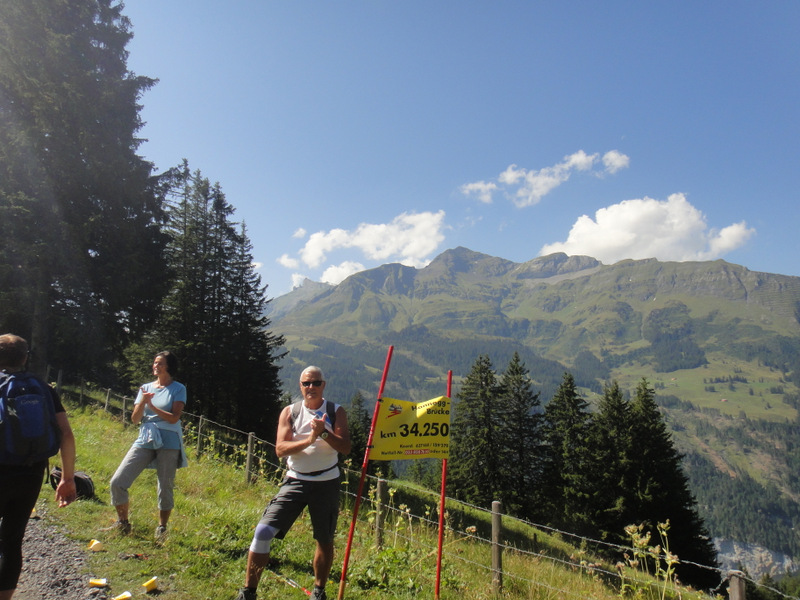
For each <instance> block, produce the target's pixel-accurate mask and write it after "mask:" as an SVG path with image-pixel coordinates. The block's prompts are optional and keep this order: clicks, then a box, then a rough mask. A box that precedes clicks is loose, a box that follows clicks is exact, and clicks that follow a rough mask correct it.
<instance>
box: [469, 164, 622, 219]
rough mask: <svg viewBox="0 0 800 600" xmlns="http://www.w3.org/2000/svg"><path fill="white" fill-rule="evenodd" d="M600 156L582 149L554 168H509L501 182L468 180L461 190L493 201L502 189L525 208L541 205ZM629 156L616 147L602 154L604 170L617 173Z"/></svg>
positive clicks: (502, 176) (482, 199) (498, 179)
mask: <svg viewBox="0 0 800 600" xmlns="http://www.w3.org/2000/svg"><path fill="white" fill-rule="evenodd" d="M600 160H601V159H600V155H599V154H597V153H595V154H586V152H584V151H583V150H578V151H577V152H575V153H573V154H570V155H569V156H565V157H564V160H562V161H561V162H560V163H557V164H555V165H553V166H552V167H545V168H543V169H540V170H538V171H537V170H528V169H524V168H519V167H518V166H517V165H515V164H513V165H509V166H508V168H507V169H506V170H505V171H503V172H502V173H500V175H498V176H497V182H498V184H499V185H498V184H495V183H493V182H486V181H478V182H474V183H466V184H464V185H462V186H461V188H460V190H461V192H462V193H463V194H464V195H467V196H473V195H474V196H477V197H478V199H479V200H480V201H481V202H485V203H489V202H491V196H492V193H493V192H494V191H496V190H498V189H502V190H503V191H504V192H505V193H506V194H508V195H509V196H510V197H511V199H512V201H513V202H514V204H516V205H517V206H518V207H520V208H522V207H525V206H532V205H534V204H538V203H539V202H540V201H541V200H542V198H544V197H545V196H546V195H547V194H549V193H550V192H552V191H553V190H554V189H555V188H557V187H558V186H560V185H561V184H562V183H564V182H566V181H568V180H569V178H570V177H571V176H572V173H573V172H574V171H590V170H591V169H592V168H594V165H595V164H596V163H597V162H598V161H600ZM629 162H630V159H629V158H628V157H627V156H625V155H624V154H622V153H621V152H619V151H617V150H610V151H609V152H606V153H605V154H604V155H603V158H602V163H603V165H604V167H605V172H606V173H610V174H614V173H616V172H617V171H619V170H620V169H624V168H626V167H627V166H628V164H629Z"/></svg>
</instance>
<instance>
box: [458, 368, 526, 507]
mask: <svg viewBox="0 0 800 600" xmlns="http://www.w3.org/2000/svg"><path fill="white" fill-rule="evenodd" d="M498 397H499V389H498V384H497V376H496V374H495V372H494V370H493V368H492V363H491V361H490V360H489V357H488V356H485V355H481V356H479V357H478V359H477V360H476V361H475V363H474V364H473V366H472V369H471V370H470V372H469V374H468V375H467V377H466V379H465V380H464V383H463V385H462V386H461V391H460V392H459V393H458V394H457V396H456V398H457V402H456V404H455V406H454V411H453V412H454V416H453V426H452V428H451V430H450V460H449V461H448V467H449V471H450V474H449V475H448V481H447V485H448V487H449V489H451V490H452V491H453V494H454V495H455V496H456V497H458V498H460V499H462V500H464V501H466V502H471V503H473V504H476V505H478V506H483V507H489V506H491V503H492V501H493V500H496V495H497V494H498V491H499V490H501V489H502V488H501V486H502V485H503V482H504V481H505V480H506V477H504V476H503V475H502V472H503V469H504V468H505V469H507V468H510V467H511V465H504V464H502V459H501V458H500V453H499V452H498V448H499V442H500V437H499V436H500V427H501V425H502V423H501V421H500V419H499V415H498V413H497V410H496V404H497V399H498Z"/></svg>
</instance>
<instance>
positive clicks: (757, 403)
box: [268, 247, 800, 573]
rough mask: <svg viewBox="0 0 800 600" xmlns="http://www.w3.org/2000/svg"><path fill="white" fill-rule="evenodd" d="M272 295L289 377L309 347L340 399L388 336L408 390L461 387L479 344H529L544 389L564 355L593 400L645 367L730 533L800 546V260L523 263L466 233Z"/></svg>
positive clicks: (402, 394) (394, 375) (355, 387)
mask: <svg viewBox="0 0 800 600" xmlns="http://www.w3.org/2000/svg"><path fill="white" fill-rule="evenodd" d="M268 306H269V313H268V316H269V318H270V320H271V325H270V328H271V330H272V331H273V332H274V333H276V334H282V335H283V336H284V337H285V340H286V341H285V346H286V350H288V354H287V356H286V358H285V359H284V363H283V367H284V368H283V369H282V374H283V378H284V380H285V381H284V383H285V389H287V390H291V391H294V390H295V388H296V385H297V384H296V377H297V375H298V374H299V372H300V370H301V369H302V367H303V366H305V365H308V364H315V365H318V366H320V367H322V368H323V369H324V370H325V372H326V376H327V380H328V387H327V388H326V395H327V396H328V398H329V399H330V400H334V401H336V402H339V403H342V404H345V405H347V404H348V403H349V401H350V399H351V398H352V396H353V395H354V394H355V393H356V392H360V393H361V394H362V395H363V396H364V397H365V398H374V397H375V394H376V392H377V390H378V385H379V382H380V379H381V372H382V370H383V367H384V363H385V359H386V356H387V350H388V348H389V346H391V347H393V358H392V361H391V365H390V369H389V377H388V379H387V385H386V389H385V390H384V395H385V396H387V397H393V398H401V399H409V400H424V399H428V398H432V397H436V396H439V395H441V394H443V393H444V392H445V391H446V388H445V385H446V379H447V373H448V371H452V375H453V383H454V386H453V395H454V396H456V395H457V392H458V385H459V382H460V381H461V379H462V378H463V377H464V376H466V375H467V373H468V372H469V370H470V368H471V367H472V364H473V363H474V362H475V360H476V359H477V358H478V356H480V355H487V356H489V358H490V359H491V361H492V364H493V365H494V367H495V369H496V370H497V371H498V372H502V371H503V370H504V369H505V367H506V365H507V364H508V362H509V361H510V359H511V357H512V355H513V353H514V352H518V353H519V355H520V356H521V357H522V359H523V361H524V362H525V365H526V367H527V368H528V370H529V372H530V375H531V378H532V379H533V381H534V389H536V390H538V391H539V392H540V398H541V401H542V403H543V404H546V403H547V402H548V401H549V399H550V398H551V397H552V395H553V393H554V392H555V390H556V389H557V387H558V385H559V384H560V382H561V379H562V376H563V374H564V372H565V371H568V372H570V373H571V374H572V375H573V376H574V378H575V380H576V382H577V383H578V385H579V386H580V387H581V389H582V390H583V391H584V395H585V398H586V399H587V400H588V401H589V402H590V403H592V402H595V401H596V400H597V399H598V398H599V397H600V394H601V393H602V390H603V386H604V385H605V384H607V383H608V382H610V381H612V380H616V381H618V382H619V384H620V387H621V388H622V389H624V390H632V389H633V388H634V387H635V385H636V383H637V382H638V381H639V380H641V379H642V378H643V377H644V378H646V379H647V380H648V381H649V382H650V383H651V385H652V386H653V387H655V389H656V392H657V395H658V401H659V404H660V406H661V407H662V409H663V414H664V417H665V420H666V422H667V424H668V426H669V427H670V428H671V431H672V432H673V437H674V440H675V443H676V446H677V447H678V449H679V450H680V451H681V452H682V453H683V454H684V465H685V468H686V471H687V474H688V475H689V477H690V482H691V485H692V491H693V493H694V494H695V496H696V498H697V500H698V506H699V508H700V512H701V515H702V516H703V517H704V519H705V520H706V523H707V525H708V527H709V530H710V531H711V533H712V535H713V536H714V537H715V538H717V539H718V540H719V544H720V548H723V547H724V546H725V544H728V545H731V544H732V543H735V544H738V545H739V546H741V545H744V544H747V545H750V546H752V547H763V548H765V549H769V552H766V553H762V555H778V556H781V560H780V561H776V563H777V562H782V564H787V561H790V560H791V559H792V558H795V557H798V556H800V539H795V538H796V536H795V535H794V532H793V529H794V527H795V525H796V526H798V528H800V479H798V476H797V475H796V474H797V473H798V469H797V467H798V466H800V444H798V442H800V439H798V435H797V434H798V423H800V422H799V421H798V407H800V394H799V393H798V392H799V391H800V388H798V381H800V277H792V276H786V275H778V274H770V273H762V272H755V271H750V270H748V269H747V268H745V267H742V266H739V265H734V264H731V263H728V262H725V261H722V260H716V261H708V262H662V261H658V260H655V259H645V260H625V261H621V262H618V263H615V264H613V265H604V264H602V263H601V262H599V261H597V260H596V259H594V258H591V257H588V256H567V255H565V254H552V255H549V256H543V257H538V258H534V259H532V260H530V261H527V262H524V263H515V262H512V261H509V260H505V259H503V258H498V257H493V256H488V255H485V254H481V253H478V252H474V251H472V250H469V249H467V248H462V247H459V248H455V249H451V250H447V251H445V252H443V253H442V254H440V255H439V256H437V257H436V258H435V259H434V260H433V261H431V263H430V264H429V265H428V266H426V267H424V268H421V269H416V268H413V267H407V266H404V265H401V264H386V265H382V266H380V267H377V268H375V269H371V270H367V271H363V272H360V273H356V274H354V275H351V276H350V277H348V278H347V279H345V280H344V281H342V282H341V283H340V284H338V285H328V284H323V283H315V282H312V281H308V280H306V282H304V284H303V285H302V286H300V287H298V288H295V289H294V290H293V291H292V292H290V293H288V294H286V295H284V296H280V297H278V298H275V299H273V300H272V301H271V302H270V303H269V305H268ZM795 446H797V448H796V447H795ZM798 531H800V529H798ZM735 544H734V545H735ZM776 553H777V554H776ZM788 564H791V563H790V562H789V563H788ZM730 566H731V567H735V566H737V565H736V564H732V565H730ZM770 568H772V565H763V564H758V565H755V564H754V565H749V570H750V572H751V573H752V572H757V571H761V572H764V571H768V570H769V569H770ZM775 568H776V569H777V567H775Z"/></svg>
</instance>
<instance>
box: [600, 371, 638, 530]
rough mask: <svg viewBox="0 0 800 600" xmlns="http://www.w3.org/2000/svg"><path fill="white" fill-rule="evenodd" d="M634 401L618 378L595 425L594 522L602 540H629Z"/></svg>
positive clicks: (609, 388) (608, 390) (602, 402)
mask: <svg viewBox="0 0 800 600" xmlns="http://www.w3.org/2000/svg"><path fill="white" fill-rule="evenodd" d="M631 429H632V416H631V408H630V402H629V401H628V400H626V399H625V397H624V395H623V393H622V391H621V390H620V387H619V384H618V383H617V382H616V381H614V382H612V383H611V384H610V385H607V386H606V387H605V389H604V390H603V398H602V399H601V400H600V404H599V406H598V410H597V414H596V415H595V418H594V421H593V425H592V448H593V459H592V460H593V461H594V464H595V468H594V471H595V473H596V480H595V485H596V491H595V510H594V511H593V512H594V517H593V519H592V520H593V523H594V527H595V529H596V531H597V536H598V537H599V538H600V539H604V540H609V541H612V542H613V543H624V542H625V541H626V538H625V535H624V531H625V527H626V526H627V525H631V524H633V522H632V521H631V514H630V513H631V499H630V495H631V494H630V490H631V483H632V481H631V460H632V455H633V454H634V453H635V452H636V451H637V450H636V449H635V448H634V447H633V439H632V431H631Z"/></svg>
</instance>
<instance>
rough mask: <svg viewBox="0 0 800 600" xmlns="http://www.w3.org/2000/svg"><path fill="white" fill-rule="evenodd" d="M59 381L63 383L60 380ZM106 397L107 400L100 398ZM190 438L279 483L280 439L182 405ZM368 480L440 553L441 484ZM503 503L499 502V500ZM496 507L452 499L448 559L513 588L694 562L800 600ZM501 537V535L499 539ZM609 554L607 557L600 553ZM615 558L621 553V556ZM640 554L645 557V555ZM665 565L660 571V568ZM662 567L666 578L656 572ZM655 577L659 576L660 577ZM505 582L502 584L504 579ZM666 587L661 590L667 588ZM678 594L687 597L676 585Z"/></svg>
mask: <svg viewBox="0 0 800 600" xmlns="http://www.w3.org/2000/svg"><path fill="white" fill-rule="evenodd" d="M59 387H60V382H59ZM98 395H99V396H104V398H103V399H98ZM77 401H78V402H79V404H80V405H82V406H85V405H88V404H92V405H95V406H97V405H101V406H102V408H103V410H104V411H106V412H108V413H111V414H113V415H116V416H117V417H119V418H120V420H121V421H122V422H123V423H124V424H126V425H127V424H131V422H130V414H131V412H132V410H133V402H134V398H132V397H130V396H124V395H121V394H118V393H116V392H113V391H112V390H111V389H107V390H92V393H91V394H89V393H88V391H87V389H86V386H85V385H84V384H81V388H80V392H79V397H78V399H77ZM182 421H183V427H184V443H185V445H186V447H187V448H194V450H195V452H196V454H197V456H198V457H199V456H202V455H205V456H208V457H213V458H214V459H217V460H220V461H222V462H225V463H227V464H229V465H233V466H234V467H236V468H238V469H240V470H241V471H242V476H243V477H245V478H246V480H247V481H248V482H253V481H255V480H257V479H267V480H271V481H274V482H276V483H277V482H279V481H280V479H282V477H283V474H284V472H285V467H284V465H283V464H282V463H281V461H280V460H279V459H278V458H277V455H276V454H275V444H274V443H272V442H269V441H266V440H262V439H259V438H257V437H256V436H255V435H254V434H253V433H252V432H246V431H241V430H237V429H233V428H231V427H228V426H226V425H223V424H221V423H216V422H214V421H211V420H209V419H207V418H206V417H204V416H202V415H196V414H193V413H190V412H186V411H184V412H183V415H182ZM352 466H353V465H352V464H351V462H350V461H345V462H344V463H342V464H340V468H341V470H342V473H343V479H344V483H343V490H344V493H345V501H344V503H343V504H344V506H343V509H344V511H345V513H346V514H347V513H349V514H350V517H351V518H352V510H353V506H354V505H355V499H356V494H357V490H358V483H359V480H360V477H361V471H360V470H355V469H353V468H352ZM367 482H368V485H367V486H366V489H367V494H368V495H369V497H368V498H364V499H363V500H366V501H368V502H370V503H371V504H370V505H371V507H372V512H373V514H376V513H380V518H379V519H375V521H376V523H378V524H379V525H378V527H380V523H383V522H388V523H394V525H393V526H392V527H391V531H389V529H388V528H387V529H384V530H383V531H379V530H377V529H376V540H378V544H380V540H381V539H385V538H387V537H389V536H391V537H392V545H397V544H398V543H400V542H402V544H404V545H405V546H406V547H415V548H417V550H419V551H420V552H421V553H422V554H423V555H425V556H427V555H430V556H435V555H436V553H437V550H438V546H437V544H436V536H435V535H415V534H414V532H415V531H416V532H417V533H419V532H420V531H421V530H425V531H426V532H435V531H437V529H438V511H439V491H431V490H426V489H422V488H419V487H415V486H406V485H405V484H403V483H402V482H396V481H392V482H391V483H390V484H389V486H390V487H389V490H388V494H389V496H390V498H389V500H388V501H384V500H382V499H381V497H380V496H381V494H380V493H378V491H377V490H379V488H380V487H381V485H382V483H385V482H384V480H382V479H381V478H380V477H375V476H372V475H367ZM496 504H497V505H499V503H496ZM492 522H493V519H492V510H490V509H487V508H485V507H480V506H476V505H472V504H469V503H466V502H463V501H460V500H456V499H454V498H449V497H448V498H447V499H446V507H445V540H446V543H445V544H444V546H443V558H444V559H446V560H447V561H450V562H451V564H454V565H455V564H458V563H460V564H462V566H463V567H464V568H466V569H469V570H471V571H473V572H483V573H485V574H486V580H487V582H489V584H490V585H493V586H494V587H495V591H499V590H497V589H496V586H497V582H498V581H500V582H503V581H504V580H505V581H508V582H510V584H509V585H510V586H513V587H514V588H515V589H528V590H533V589H537V588H538V589H540V590H541V591H542V592H543V593H544V594H545V597H547V596H548V595H550V596H551V597H553V598H578V599H583V598H585V599H586V600H589V599H590V597H589V596H584V595H581V594H580V593H576V592H575V591H574V590H569V589H564V588H561V587H559V586H557V585H554V584H553V582H552V581H550V582H543V581H537V580H536V579H532V578H531V577H530V570H531V569H530V568H529V565H530V564H531V562H535V563H538V564H548V565H550V566H551V567H552V568H556V567H557V568H561V569H565V570H568V571H571V572H573V573H580V574H582V575H583V576H585V577H586V578H587V580H593V581H598V580H599V581H602V582H604V583H605V584H607V585H608V586H609V587H611V588H613V589H615V590H620V591H624V590H629V591H637V590H639V591H641V590H647V589H652V588H653V587H654V586H655V585H658V587H659V589H662V588H664V586H665V584H669V585H674V579H673V578H671V577H670V578H667V577H665V576H664V574H665V573H673V572H674V571H669V569H672V568H673V567H674V566H676V565H679V564H683V565H692V566H693V567H695V568H698V569H703V570H707V571H709V572H711V573H713V574H714V575H715V576H716V577H717V578H718V580H719V584H718V585H717V586H716V588H714V589H713V590H710V591H709V592H706V593H703V594H702V595H703V596H704V597H707V598H715V597H722V596H724V595H727V596H728V597H729V598H731V600H745V586H747V587H748V588H751V589H754V590H756V594H755V595H758V597H769V598H775V599H780V598H787V599H793V600H800V598H798V597H797V596H791V595H787V594H785V593H784V592H782V591H780V590H778V589H775V588H773V587H770V586H767V585H764V584H763V583H760V582H758V581H755V580H754V579H752V578H750V577H749V576H748V575H747V574H746V573H744V572H742V571H726V570H722V569H719V568H716V567H710V566H707V565H701V564H698V563H693V562H691V561H685V560H680V559H679V557H675V556H673V555H670V554H669V553H667V552H665V550H664V549H663V548H660V547H658V546H656V547H651V546H647V547H644V546H642V547H634V546H622V545H618V544H613V543H609V542H605V541H602V540H595V539H592V538H587V537H584V536H581V535H578V534H575V533H571V532H569V531H563V530H559V529H555V528H552V527H549V526H547V525H542V524H539V523H533V522H531V521H527V520H525V519H521V518H518V517H514V516H511V515H505V514H503V515H501V519H500V522H501V523H502V530H501V531H493V530H492ZM498 540H499V541H498ZM458 541H471V542H474V543H475V544H478V545H479V546H480V547H484V546H485V550H486V552H485V555H486V557H487V560H486V561H485V562H478V561H475V560H473V559H471V558H469V557H468V556H467V555H466V553H464V552H460V551H458V550H453V549H452V548H453V544H454V543H455V542H458ZM493 547H494V548H495V549H497V547H499V550H500V552H501V553H502V556H504V557H506V559H507V560H506V564H504V565H503V566H502V568H501V570H500V572H498V565H497V564H495V563H494V561H493V560H492V559H491V557H492V554H491V553H492V548H493ZM596 557H603V558H596ZM609 557H618V560H617V561H616V563H614V564H612V562H613V560H609ZM639 561H641V562H639ZM645 561H647V562H649V563H650V564H651V565H654V570H653V572H651V571H650V570H646V569H645V570H642V569H641V568H637V566H638V567H641V566H642V565H641V563H642V562H645ZM660 565H663V569H662V567H661V566H660ZM659 569H661V570H659ZM659 572H660V573H661V576H662V580H661V581H659V580H658V578H657V576H658V573H659ZM654 576H656V578H654ZM502 585H503V584H502V583H501V586H502ZM662 591H663V589H662ZM674 591H676V592H677V593H676V595H675V597H681V595H680V591H679V590H678V588H677V587H675V588H674Z"/></svg>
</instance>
